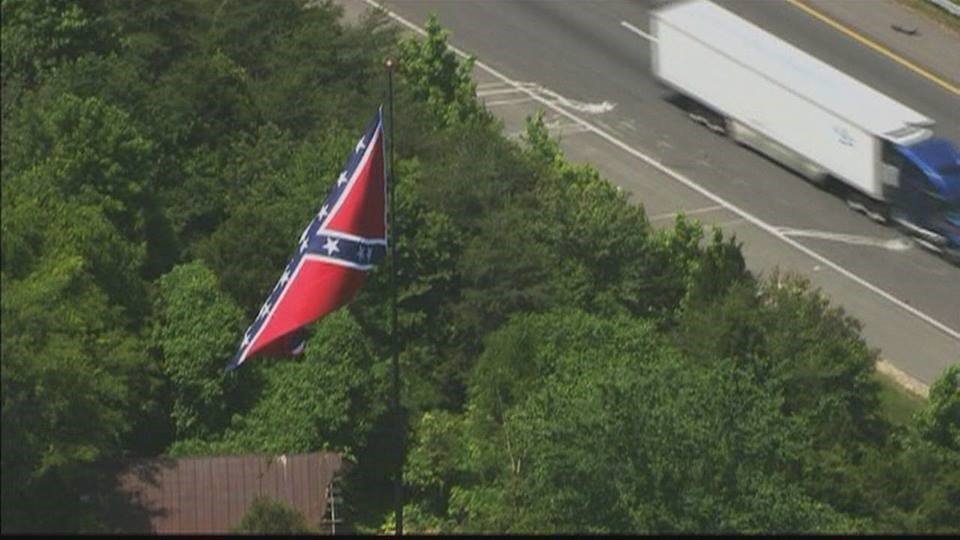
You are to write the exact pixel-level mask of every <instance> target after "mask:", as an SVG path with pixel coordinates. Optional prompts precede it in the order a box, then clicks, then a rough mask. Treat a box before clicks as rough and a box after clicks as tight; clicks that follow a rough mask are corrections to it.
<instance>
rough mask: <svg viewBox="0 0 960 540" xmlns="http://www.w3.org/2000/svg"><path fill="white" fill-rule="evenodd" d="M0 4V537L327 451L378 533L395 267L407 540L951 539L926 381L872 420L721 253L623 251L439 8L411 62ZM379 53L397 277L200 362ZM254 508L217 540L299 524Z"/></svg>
mask: <svg viewBox="0 0 960 540" xmlns="http://www.w3.org/2000/svg"><path fill="white" fill-rule="evenodd" d="M2 15H3V28H2V30H3V36H2V37H3V51H2V52H3V70H2V91H3V94H2V95H3V107H2V134H0V136H2V141H0V142H2V145H0V151H2V174H0V180H2V194H0V195H2V205H3V207H2V211H3V212H2V214H3V219H2V246H0V256H2V260H0V279H2V288H3V295H2V313H0V315H2V320H0V329H2V336H0V338H2V343H0V347H2V390H3V413H2V414H3V417H2V422H3V434H2V435H3V437H2V445H3V448H2V450H3V452H2V484H3V486H2V487H3V492H2V498H3V515H2V519H0V522H2V527H3V531H4V532H8V531H10V532H45V531H82V532H97V531H101V532H104V531H110V530H111V524H110V519H109V518H110V516H109V515H108V510H107V509H105V508H103V507H102V506H100V505H99V504H98V501H101V500H104V499H105V497H103V496H102V494H99V493H96V490H97V489H99V488H97V486H101V485H106V484H108V483H109V482H105V481H104V478H102V477H100V476H98V475H99V474H100V473H99V472H98V471H101V470H103V468H102V467H99V465H101V464H103V463H105V462H106V463H112V462H117V461H122V460H124V459H127V458H133V457H144V456H154V455H159V454H165V455H171V456H186V455H202V454H233V453H253V452H256V453H281V452H311V451H317V450H324V449H326V450H335V451H339V452H343V453H344V454H345V455H346V456H348V457H349V458H350V459H352V460H354V461H355V462H356V463H357V466H356V467H353V468H352V470H353V471H354V472H353V473H352V476H351V477H350V478H348V479H347V482H346V486H345V489H346V497H345V500H346V503H347V504H348V505H349V506H351V508H349V510H350V511H351V512H352V514H353V516H354V517H355V519H356V521H357V522H358V525H359V527H360V529H361V530H377V529H380V528H385V527H387V526H388V525H389V520H391V519H392V516H391V507H390V504H391V501H390V493H391V490H390V486H389V484H388V483H387V482H388V480H387V479H388V478H389V472H390V469H389V467H390V466H391V463H393V461H392V459H394V458H393V457H392V456H395V455H397V453H398V452H397V450H398V448H397V441H396V440H395V438H394V437H393V433H394V432H393V428H394V426H393V424H392V423H391V422H392V417H391V416H390V415H389V414H388V411H387V403H388V402H389V401H388V399H387V396H388V389H389V381H390V379H389V374H390V371H389V367H390V343H389V335H390V328H389V309H390V305H389V301H388V299H389V298H390V288H389V286H390V275H391V272H393V271H394V270H396V271H397V273H398V276H399V287H400V288H399V302H400V303H399V322H400V335H401V338H402V344H403V347H402V350H401V353H400V360H401V364H402V370H403V384H404V386H403V400H404V408H405V410H406V414H407V420H408V423H407V425H406V426H405V427H406V428H407V433H408V440H409V441H410V444H409V447H408V449H407V457H406V461H405V476H406V484H407V486H406V487H407V502H408V506H407V520H408V525H407V527H408V530H412V531H423V532H426V531H429V532H449V533H457V532H488V533H496V532H510V533H530V532H553V533H564V532H594V533H631V532H647V533H656V532H672V533H690V532H724V533H751V532H753V533H756V532H760V533H762V532H783V533H786V532H810V533H813V532H840V533H850V532H915V533H928V532H938V533H942V532H954V533H955V532H957V531H960V517H958V510H957V509H958V508H960V490H958V486H960V478H958V476H957V474H958V472H957V471H960V466H958V465H960V463H958V461H960V457H958V456H960V443H958V436H957V433H960V414H958V405H957V404H958V399H960V397H958V396H960V389H958V380H957V377H958V372H957V370H956V369H952V370H950V371H948V373H946V374H945V375H944V377H943V378H942V379H941V380H940V381H939V382H938V383H937V384H936V385H935V386H934V387H933V390H932V392H931V399H930V402H929V404H928V406H927V407H926V408H925V409H924V410H923V411H921V413H920V414H918V415H917V418H916V421H915V422H914V424H912V425H910V426H907V427H894V426H892V425H891V424H889V423H888V422H886V421H885V420H884V419H883V418H882V417H881V415H880V412H879V411H880V409H879V402H878V397H877V396H878V394H877V388H875V386H874V384H873V383H872V382H871V379H870V375H871V373H872V372H873V369H874V363H875V362H876V358H877V352H876V351H873V350H870V349H869V348H868V347H867V346H866V344H865V343H864V341H863V339H862V337H861V336H860V328H859V323H857V322H856V321H855V320H853V319H851V318H850V317H849V316H847V315H846V314H844V313H843V311H842V310H841V309H839V308H837V307H835V306H832V305H830V304H829V302H827V301H826V300H825V299H824V298H823V297H822V296H820V295H819V293H818V292H816V291H814V290H812V289H811V287H810V286H809V284H808V283H807V282H806V281H804V280H803V279H802V278H799V277H797V276H789V275H784V276H781V275H772V276H765V277H764V276H754V275H752V274H751V273H750V272H748V271H747V269H746V267H745V264H744V260H743V256H742V254H741V251H740V245H739V243H738V242H737V241H736V239H734V238H727V237H725V236H724V235H723V234H722V233H721V232H720V231H717V230H709V231H708V230H704V228H703V227H702V226H701V225H700V224H699V223H697V222H695V221H691V220H688V219H685V218H683V217H679V218H678V219H677V221H676V222H675V223H674V224H673V226H672V227H669V228H667V229H654V228H653V227H652V226H651V225H650V223H649V222H648V220H647V218H646V216H645V214H644V210H643V207H642V206H638V205H634V204H630V203H628V201H627V199H626V196H625V194H623V193H621V192H620V191H619V190H618V189H616V188H615V187H614V186H612V185H611V184H609V183H608V182H606V181H605V180H604V179H602V178H601V177H600V176H599V174H598V173H597V172H596V170H594V169H592V168H591V167H587V166H582V165H575V164H571V163H569V162H568V161H567V160H566V159H565V158H564V156H563V153H562V151H561V149H560V145H559V144H558V142H557V141H556V140H554V139H552V138H551V137H550V135H549V133H548V131H547V129H546V127H545V125H544V122H543V119H542V116H534V117H531V118H530V119H529V120H528V125H527V130H526V133H525V136H524V137H523V141H522V142H521V143H520V144H517V143H514V142H511V141H510V140H508V139H507V138H506V137H505V136H504V134H503V132H502V131H503V130H502V126H501V125H500V124H499V123H498V122H497V121H496V120H495V119H494V118H493V116H492V115H490V114H489V113H488V112H487V111H486V110H485V109H484V108H483V106H482V105H481V104H480V103H479V102H478V101H477V99H476V97H475V85H474V83H473V82H472V80H471V78H470V74H471V67H472V59H467V60H466V61H462V60H459V59H458V58H457V57H456V56H455V55H454V54H453V53H452V52H450V51H449V50H447V48H446V38H447V36H446V34H445V32H444V31H443V29H442V27H441V26H440V23H439V21H437V20H436V19H435V18H431V19H430V20H428V21H427V24H426V27H427V30H428V33H427V36H426V37H425V38H424V39H422V40H420V39H411V38H405V37H402V36H401V35H400V34H399V33H398V30H397V29H396V28H394V27H392V26H390V25H388V24H387V19H386V17H385V16H383V15H376V14H374V15H371V16H369V17H367V18H365V19H363V20H361V21H360V22H358V23H355V24H349V25H348V24H346V23H345V22H344V21H343V20H342V18H341V16H342V12H341V9H340V8H339V7H337V5H335V4H333V3H332V2H314V3H311V4H310V6H309V7H305V6H304V5H303V3H301V2H296V1H292V0H291V1H276V2H256V1H239V0H233V1H226V2H223V1H212V0H199V1H198V0H172V1H165V2H150V3H142V2H133V1H130V0H104V1H102V2H95V3H90V2H79V1H66V0H65V1H55V0H34V1H27V0H3V3H2ZM391 55H392V56H395V57H396V58H397V59H398V65H399V67H398V73H397V75H398V79H397V81H398V84H397V103H396V111H397V117H396V119H395V121H396V126H397V129H396V135H397V140H396V158H397V159H396V163H395V164H394V165H395V166H394V171H395V179H396V181H397V201H396V204H397V216H398V219H397V226H398V230H397V231H396V235H395V236H394V238H393V239H392V240H393V241H396V242H397V245H398V254H399V257H398V260H397V261H396V265H397V267H396V268H394V267H393V264H394V262H393V261H386V262H385V264H383V265H382V266H381V267H380V268H378V269H376V270H375V271H373V272H372V273H371V274H370V276H369V278H368V280H367V283H366V285H365V286H364V288H363V289H362V290H361V292H360V294H359V295H358V297H357V299H356V300H355V301H354V302H353V303H352V304H351V305H350V306H349V307H348V308H345V309H342V310H340V311H338V312H337V313H335V314H333V315H331V316H329V317H327V318H325V319H324V320H323V321H321V322H319V323H317V324H315V325H313V326H312V327H311V328H310V329H309V332H310V333H311V336H310V340H309V341H308V346H307V349H306V351H305V353H304V354H303V355H302V356H300V357H298V358H296V359H274V358H264V359H255V360H254V361H251V362H249V363H248V364H245V365H244V367H243V368H242V369H240V370H238V371H236V372H233V373H231V374H228V375H224V373H223V367H224V365H225V364H226V362H227V361H228V360H229V358H230V356H231V354H232V353H233V351H234V349H235V347H236V345H237V341H238V339H239V337H240V335H241V332H242V331H243V328H244V325H245V324H246V323H247V322H249V320H250V319H251V318H252V317H253V316H254V314H255V312H256V310H257V309H258V308H259V306H260V303H261V302H262V300H263V298H264V297H265V295H266V294H267V293H268V292H269V290H270V288H271V287H272V286H273V285H274V283H275V280H276V278H277V275H278V274H279V270H280V269H282V268H283V265H284V264H285V263H286V261H287V258H288V257H289V254H290V250H291V249H293V247H294V245H295V241H296V238H297V236H298V234H299V232H300V231H301V230H302V228H303V225H304V223H306V221H308V220H309V218H310V216H311V215H312V213H313V212H315V211H316V209H317V205H318V204H319V202H320V198H321V197H322V196H323V194H325V193H326V192H327V190H328V189H329V187H330V186H331V184H332V182H333V181H335V178H336V176H337V174H338V172H339V170H340V167H341V166H342V164H343V160H344V157H345V156H346V155H347V153H348V151H349V149H350V148H351V147H352V146H353V144H354V142H355V137H356V134H357V133H358V132H359V130H360V129H362V126H363V125H364V124H365V123H366V121H367V120H368V119H369V117H370V115H371V114H372V113H373V111H374V110H375V107H376V106H377V105H378V104H379V103H381V102H382V101H383V100H384V99H385V95H384V94H385V86H386V85H385V83H386V74H385V71H384V68H383V60H384V59H385V58H386V57H387V56H391ZM261 506H262V507H261ZM261 506H258V507H257V509H255V510H256V511H251V514H250V517H249V519H250V521H249V522H247V523H246V524H245V525H244V527H245V530H250V531H253V530H257V531H266V530H267V529H265V528H264V527H268V526H272V525H271V524H272V523H274V522H277V523H281V525H282V527H284V529H283V530H290V531H294V530H302V528H303V524H302V523H300V522H299V521H297V519H296V516H294V515H288V513H285V510H284V509H282V508H273V507H269V505H266V506H263V505H261ZM265 524H266V525H265ZM364 528H365V529H364ZM271 530H272V529H271Z"/></svg>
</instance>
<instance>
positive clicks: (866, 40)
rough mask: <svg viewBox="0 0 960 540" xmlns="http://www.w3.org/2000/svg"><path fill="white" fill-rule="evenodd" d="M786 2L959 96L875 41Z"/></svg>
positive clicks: (952, 87)
mask: <svg viewBox="0 0 960 540" xmlns="http://www.w3.org/2000/svg"><path fill="white" fill-rule="evenodd" d="M786 1H787V2H788V3H790V4H791V5H792V6H793V7H795V8H797V9H799V10H801V11H804V12H806V13H807V15H810V16H811V17H814V18H816V19H819V20H820V21H821V22H824V23H826V24H828V25H829V26H832V27H833V28H834V29H836V30H839V31H841V32H843V33H844V34H846V35H848V36H849V37H851V38H853V39H855V40H856V41H858V42H860V43H861V44H863V45H866V46H867V47H870V48H871V49H873V50H875V51H877V52H878V53H880V54H882V55H884V56H886V57H887V58H890V59H891V60H893V61H895V62H897V63H898V64H900V65H902V66H904V67H906V68H907V69H909V70H911V71H913V72H914V73H916V74H918V75H920V76H921V77H924V78H926V79H927V80H929V81H931V82H933V83H935V84H937V85H939V86H941V87H942V88H944V89H946V90H947V91H949V92H952V93H954V94H956V95H958V96H960V87H958V86H955V85H953V84H950V83H949V82H947V81H945V80H943V79H941V78H940V77H937V76H936V75H934V74H933V73H930V72H929V71H927V70H925V69H923V68H922V67H920V66H918V65H916V64H914V63H913V62H911V61H909V60H907V59H905V58H903V57H902V56H899V55H898V54H896V53H894V52H893V51H891V50H890V49H887V48H886V47H884V46H883V45H880V44H878V43H877V42H875V41H873V40H871V39H869V38H867V37H865V36H863V35H861V34H859V33H857V32H856V31H854V30H853V29H851V28H849V27H847V26H844V25H843V24H841V23H839V22H837V21H835V20H834V19H831V18H830V17H828V16H826V15H824V14H823V13H821V12H820V11H817V10H816V9H814V8H812V7H810V6H808V5H806V4H804V3H803V2H801V1H800V0H786Z"/></svg>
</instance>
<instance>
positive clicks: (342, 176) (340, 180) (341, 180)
mask: <svg viewBox="0 0 960 540" xmlns="http://www.w3.org/2000/svg"><path fill="white" fill-rule="evenodd" d="M346 183H347V175H346V171H344V172H341V173H340V177H339V178H337V185H338V186H342V185H343V184H346Z"/></svg>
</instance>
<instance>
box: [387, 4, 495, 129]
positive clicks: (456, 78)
mask: <svg viewBox="0 0 960 540" xmlns="http://www.w3.org/2000/svg"><path fill="white" fill-rule="evenodd" d="M425 26H426V31H427V35H426V38H425V39H424V40H423V41H422V42H420V41H418V40H417V39H416V38H407V39H405V40H403V41H401V42H400V45H399V49H400V54H399V56H400V65H399V69H400V72H401V73H402V74H403V76H404V77H405V78H406V80H407V81H408V82H409V83H410V84H411V85H412V86H413V88H414V90H413V92H414V96H415V97H416V99H419V100H422V101H425V102H426V103H427V104H428V105H429V107H430V110H431V111H432V112H433V114H434V115H435V117H436V119H437V120H438V122H439V124H440V126H448V125H451V124H457V123H466V122H480V123H486V122H489V121H491V119H492V117H491V116H490V113H488V112H487V111H486V109H484V108H483V106H482V105H481V104H480V103H479V102H478V101H477V99H476V88H477V84H476V83H475V82H473V79H472V77H471V75H472V73H471V72H472V70H473V63H474V57H472V56H470V57H468V58H467V59H466V60H464V61H463V62H462V63H461V62H460V61H458V60H457V56H456V54H455V53H454V52H453V51H452V50H450V49H449V48H448V47H447V32H446V31H445V30H444V29H443V28H442V27H441V26H440V21H439V19H437V16H436V14H433V13H431V14H430V16H429V17H428V18H427V22H426V25H425Z"/></svg>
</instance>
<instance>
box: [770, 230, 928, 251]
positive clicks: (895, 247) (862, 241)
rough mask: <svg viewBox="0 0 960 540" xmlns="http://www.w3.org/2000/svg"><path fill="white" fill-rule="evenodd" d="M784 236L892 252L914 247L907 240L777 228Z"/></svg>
mask: <svg viewBox="0 0 960 540" xmlns="http://www.w3.org/2000/svg"><path fill="white" fill-rule="evenodd" d="M777 229H778V230H779V231H780V232H781V233H782V234H784V235H786V236H791V237H801V238H817V239H820V240H831V241H833V242H841V243H843V244H850V245H853V246H873V247H879V248H883V249H887V250H890V251H906V250H908V249H910V248H911V247H913V242H911V241H910V240H908V239H906V238H892V239H888V240H887V239H883V238H872V237H869V236H859V235H855V234H841V233H832V232H827V231H816V230H812V229H791V228H789V227H778V228H777Z"/></svg>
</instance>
